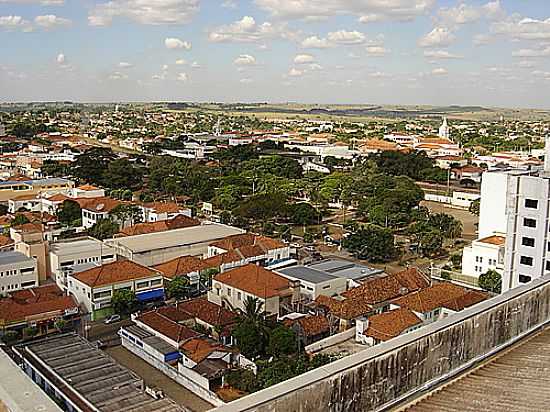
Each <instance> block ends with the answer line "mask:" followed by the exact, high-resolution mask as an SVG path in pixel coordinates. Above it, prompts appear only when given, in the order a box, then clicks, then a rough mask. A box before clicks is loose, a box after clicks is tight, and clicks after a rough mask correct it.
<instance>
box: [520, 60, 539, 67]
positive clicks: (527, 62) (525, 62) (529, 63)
mask: <svg viewBox="0 0 550 412" xmlns="http://www.w3.org/2000/svg"><path fill="white" fill-rule="evenodd" d="M535 66H536V63H535V62H534V61H531V60H522V61H520V62H519V63H518V67H521V68H522V69H532V68H533V67H535Z"/></svg>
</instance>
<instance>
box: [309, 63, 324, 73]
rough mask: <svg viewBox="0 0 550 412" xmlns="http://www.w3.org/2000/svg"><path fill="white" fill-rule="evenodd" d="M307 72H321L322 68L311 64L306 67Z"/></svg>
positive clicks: (316, 64)
mask: <svg viewBox="0 0 550 412" xmlns="http://www.w3.org/2000/svg"><path fill="white" fill-rule="evenodd" d="M307 68H308V70H311V71H312V72H315V71H319V70H323V66H321V65H320V64H318V63H311V64H309V65H308V66H307Z"/></svg>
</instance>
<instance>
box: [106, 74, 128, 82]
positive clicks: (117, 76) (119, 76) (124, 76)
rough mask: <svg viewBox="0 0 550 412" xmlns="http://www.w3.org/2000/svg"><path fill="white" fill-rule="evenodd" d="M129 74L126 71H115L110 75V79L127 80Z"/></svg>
mask: <svg viewBox="0 0 550 412" xmlns="http://www.w3.org/2000/svg"><path fill="white" fill-rule="evenodd" d="M127 79H128V75H127V74H126V73H121V72H114V73H112V74H110V75H109V80H127Z"/></svg>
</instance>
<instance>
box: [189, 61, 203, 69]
mask: <svg viewBox="0 0 550 412" xmlns="http://www.w3.org/2000/svg"><path fill="white" fill-rule="evenodd" d="M201 67H202V66H201V65H200V63H199V62H193V63H191V68H192V69H200V68H201Z"/></svg>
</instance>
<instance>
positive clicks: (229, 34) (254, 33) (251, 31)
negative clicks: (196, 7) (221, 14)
mask: <svg viewBox="0 0 550 412" xmlns="http://www.w3.org/2000/svg"><path fill="white" fill-rule="evenodd" d="M293 36H294V33H293V32H292V31H290V30H288V28H287V26H286V24H280V25H273V24H272V23H270V22H268V21H266V22H263V23H261V24H259V23H256V20H254V18H253V17H250V16H244V17H243V18H242V19H241V20H237V21H235V22H233V23H231V24H227V25H223V26H220V27H217V28H215V29H214V30H212V31H211V32H210V33H209V34H208V39H209V40H210V41H212V42H238V43H254V42H262V41H265V40H267V39H273V38H284V39H286V38H292V37H293Z"/></svg>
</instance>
